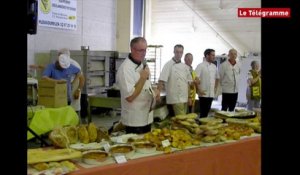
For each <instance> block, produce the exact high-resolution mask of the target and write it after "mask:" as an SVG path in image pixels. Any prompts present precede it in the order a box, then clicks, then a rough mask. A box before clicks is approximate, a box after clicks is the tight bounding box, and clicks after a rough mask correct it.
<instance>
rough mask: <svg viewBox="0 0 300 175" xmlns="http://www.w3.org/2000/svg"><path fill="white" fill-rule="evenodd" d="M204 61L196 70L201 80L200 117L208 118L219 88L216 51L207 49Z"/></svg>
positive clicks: (199, 90) (199, 92) (199, 93)
mask: <svg viewBox="0 0 300 175" xmlns="http://www.w3.org/2000/svg"><path fill="white" fill-rule="evenodd" d="M204 57H205V58H204V60H203V62H202V63H200V64H198V66H197V67H196V69H195V72H196V75H197V77H199V79H200V85H199V86H198V92H197V93H198V96H199V104H200V117H201V118H202V117H207V115H208V113H209V111H210V109H211V104H212V101H213V99H214V98H215V94H216V91H217V88H218V83H219V74H218V71H217V66H216V65H215V64H214V63H213V62H214V61H215V50H213V49H206V50H205V51H204Z"/></svg>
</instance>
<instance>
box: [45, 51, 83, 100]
mask: <svg viewBox="0 0 300 175" xmlns="http://www.w3.org/2000/svg"><path fill="white" fill-rule="evenodd" d="M72 75H75V76H76V77H79V76H80V75H81V71H80V69H79V68H77V67H76V66H74V65H72V64H71V61H70V57H69V56H68V55H66V54H60V55H59V56H58V59H57V60H56V61H55V62H54V63H51V64H49V65H48V66H47V67H46V69H45V70H44V72H43V77H42V79H45V80H48V81H56V82H58V83H59V82H66V83H67V98H68V99H67V101H68V105H70V104H71V99H72V89H71V77H72ZM78 96H79V93H78V92H77V93H76V94H74V98H78Z"/></svg>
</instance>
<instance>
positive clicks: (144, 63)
mask: <svg viewBox="0 0 300 175" xmlns="http://www.w3.org/2000/svg"><path fill="white" fill-rule="evenodd" d="M146 66H147V60H146V59H144V60H143V69H145V68H146Z"/></svg>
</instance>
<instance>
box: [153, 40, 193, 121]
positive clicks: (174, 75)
mask: <svg viewBox="0 0 300 175" xmlns="http://www.w3.org/2000/svg"><path fill="white" fill-rule="evenodd" d="M183 50H184V47H183V46H182V45H181V44H177V45H175V46H174V57H173V58H172V59H171V60H170V61H168V62H167V63H166V64H165V65H164V67H163V69H162V71H161V73H160V77H159V84H158V90H159V91H158V92H161V91H162V89H164V88H165V89H166V93H167V96H166V98H167V104H170V105H171V106H172V108H173V111H174V114H175V115H180V114H186V112H187V102H188V96H189V85H190V84H191V83H193V79H192V75H191V73H190V70H189V67H188V66H187V65H186V64H184V63H182V62H181V57H182V55H183ZM165 86H166V87H165ZM157 98H158V97H157Z"/></svg>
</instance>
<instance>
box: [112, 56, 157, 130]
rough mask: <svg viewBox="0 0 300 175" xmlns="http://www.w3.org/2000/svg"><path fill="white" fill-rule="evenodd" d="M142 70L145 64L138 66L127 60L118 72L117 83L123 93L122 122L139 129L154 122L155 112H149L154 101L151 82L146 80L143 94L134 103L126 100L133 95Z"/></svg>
mask: <svg viewBox="0 0 300 175" xmlns="http://www.w3.org/2000/svg"><path fill="white" fill-rule="evenodd" d="M142 69H143V64H141V65H139V66H138V65H137V64H135V63H133V62H132V61H131V60H130V59H129V58H126V59H125V60H124V62H123V63H122V64H121V65H120V67H119V69H118V71H117V78H116V80H117V81H116V83H117V86H118V87H119V88H120V92H121V106H122V111H121V122H122V123H123V124H124V125H126V126H132V127H139V126H145V125H148V124H150V123H152V122H153V110H152V111H151V112H149V110H150V107H151V104H152V100H154V94H153V93H154V92H152V91H151V90H150V88H151V82H150V80H146V82H145V84H144V87H143V89H142V91H141V93H140V94H139V95H138V96H137V97H136V98H135V99H134V100H133V101H132V102H128V101H127V100H126V98H127V97H129V96H131V95H132V94H133V92H134V90H135V87H134V86H135V85H136V83H137V82H138V80H139V79H140V71H141V70H142ZM149 79H150V78H149Z"/></svg>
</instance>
